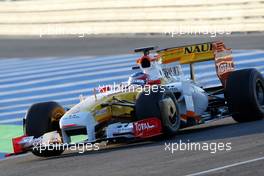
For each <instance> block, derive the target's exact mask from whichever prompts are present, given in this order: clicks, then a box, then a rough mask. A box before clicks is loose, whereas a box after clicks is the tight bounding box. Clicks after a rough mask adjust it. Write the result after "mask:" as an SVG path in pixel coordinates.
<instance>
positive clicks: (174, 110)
mask: <svg viewBox="0 0 264 176" xmlns="http://www.w3.org/2000/svg"><path fill="white" fill-rule="evenodd" d="M163 90H165V91H163ZM149 117H157V118H159V119H160V120H161V122H162V126H163V130H164V133H165V134H167V135H172V134H175V133H176V132H177V131H178V129H179V126H180V116H179V108H178V104H177V101H176V98H175V96H174V94H173V93H172V92H171V91H169V90H166V89H159V91H157V92H153V91H150V94H149V95H148V94H145V93H144V92H142V93H141V94H140V95H139V97H138V99H137V101H136V118H137V120H141V119H146V118H149Z"/></svg>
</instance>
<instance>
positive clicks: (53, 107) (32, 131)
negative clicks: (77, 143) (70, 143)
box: [25, 102, 65, 157]
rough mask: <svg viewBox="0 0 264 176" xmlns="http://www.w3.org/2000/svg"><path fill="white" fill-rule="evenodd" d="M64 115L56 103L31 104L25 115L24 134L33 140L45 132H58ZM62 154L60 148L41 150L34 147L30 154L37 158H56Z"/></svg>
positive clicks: (63, 111)
mask: <svg viewBox="0 0 264 176" xmlns="http://www.w3.org/2000/svg"><path fill="white" fill-rule="evenodd" d="M64 113H65V110H64V109H63V107H61V106H60V105H59V104H58V103H56V102H44V103H37V104H33V105H32V106H31V107H30V108H29V110H28V112H27V115H26V120H25V132H26V135H28V136H34V137H35V138H37V137H40V136H42V135H44V134H45V133H47V132H51V131H59V130H60V128H59V120H60V118H61V117H62V116H63V114H64ZM62 152H63V150H62V149H61V148H59V147H58V148H55V149H54V150H48V149H46V150H42V151H40V150H39V148H36V147H34V148H33V150H32V153H33V154H34V155H37V156H43V157H48V156H56V155H60V154H61V153H62Z"/></svg>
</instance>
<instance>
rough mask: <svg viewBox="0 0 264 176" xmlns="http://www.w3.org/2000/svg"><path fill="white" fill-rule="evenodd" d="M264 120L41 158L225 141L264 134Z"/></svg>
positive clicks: (231, 122)
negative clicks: (171, 144) (167, 143)
mask: <svg viewBox="0 0 264 176" xmlns="http://www.w3.org/2000/svg"><path fill="white" fill-rule="evenodd" d="M263 126H264V120H261V121H255V122H247V123H241V124H239V123H235V122H234V121H232V120H229V121H228V122H224V123H217V124H207V125H202V126H196V127H193V128H188V129H183V130H180V131H179V132H178V134H176V135H174V136H170V137H165V136H161V137H158V138H154V139H151V140H148V141H137V142H135V141H133V142H126V143H121V144H117V145H114V146H113V147H112V146H110V147H108V148H104V149H100V150H97V151H85V152H84V153H78V152H77V151H76V152H74V153H67V152H66V153H64V154H63V155H61V156H57V157H50V158H40V161H41V160H51V159H57V158H67V157H75V156H85V155H94V154H98V153H105V152H112V151H117V150H126V149H128V148H140V147H153V146H161V145H162V146H164V143H165V142H174V143H175V142H176V143H177V142H179V141H182V142H186V141H187V142H203V141H211V140H224V139H228V138H233V137H241V136H246V135H252V134H257V133H264V128H263Z"/></svg>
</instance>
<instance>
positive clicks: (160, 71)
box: [60, 61, 208, 143]
mask: <svg viewBox="0 0 264 176" xmlns="http://www.w3.org/2000/svg"><path fill="white" fill-rule="evenodd" d="M140 68H141V69H142V70H143V72H144V73H146V74H149V75H150V79H153V80H155V79H162V80H163V81H164V82H165V84H164V85H165V86H166V87H167V88H168V89H170V90H171V91H172V92H174V93H176V92H177V93H180V97H178V99H177V100H178V103H179V108H180V114H182V115H183V114H186V113H187V112H188V111H189V112H193V113H195V114H196V115H198V116H199V115H202V114H203V113H204V112H205V110H206V109H207V106H208V96H207V94H206V92H205V91H204V90H203V89H201V88H200V87H199V86H197V85H196V84H195V83H194V82H193V81H192V80H189V79H186V78H185V76H184V75H183V72H182V70H181V66H180V65H179V64H175V63H173V64H160V63H158V62H156V61H154V62H151V67H149V68H142V67H140ZM111 93H112V92H107V93H102V94H98V95H97V96H96V97H95V96H90V97H87V98H85V99H84V98H83V97H82V101H81V102H80V103H79V104H77V105H75V106H74V107H73V108H71V109H70V110H69V111H68V112H67V113H66V114H65V115H64V116H63V117H62V118H61V120H60V128H61V130H62V137H63V141H64V143H70V137H69V136H68V135H67V130H75V129H79V128H85V129H86V130H87V138H88V142H94V141H95V140H96V137H95V126H96V125H97V122H96V121H95V120H94V117H93V116H92V114H91V113H89V112H81V111H82V109H84V108H85V107H87V106H89V105H90V104H91V103H93V102H94V101H95V100H96V99H101V98H102V97H104V96H106V95H109V94H111ZM132 132H133V123H114V124H111V125H109V126H108V127H107V129H106V137H107V138H109V139H110V138H113V137H115V136H117V135H119V136H122V137H123V136H126V137H133V136H132V135H131V134H127V133H132ZM123 134H125V135H123Z"/></svg>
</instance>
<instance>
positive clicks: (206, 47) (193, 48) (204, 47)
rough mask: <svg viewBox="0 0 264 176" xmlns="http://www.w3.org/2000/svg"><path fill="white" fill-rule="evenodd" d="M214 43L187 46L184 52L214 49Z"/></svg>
mask: <svg viewBox="0 0 264 176" xmlns="http://www.w3.org/2000/svg"><path fill="white" fill-rule="evenodd" d="M212 50H213V45H212V43H204V44H200V45H194V46H187V47H185V48H184V54H191V53H202V52H207V51H212Z"/></svg>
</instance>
